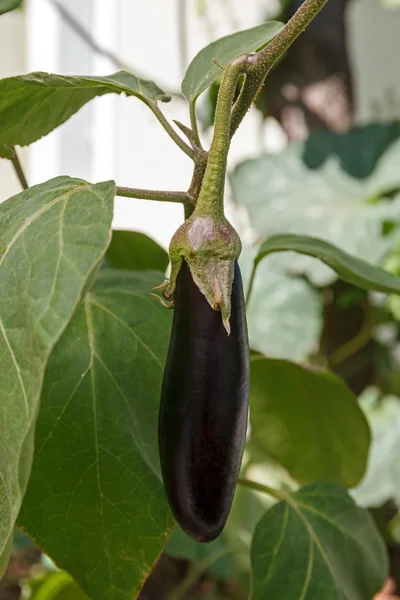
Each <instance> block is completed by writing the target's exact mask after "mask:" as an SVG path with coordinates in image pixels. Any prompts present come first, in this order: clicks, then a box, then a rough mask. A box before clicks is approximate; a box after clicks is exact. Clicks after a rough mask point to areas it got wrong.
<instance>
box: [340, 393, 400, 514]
mask: <svg viewBox="0 0 400 600" xmlns="http://www.w3.org/2000/svg"><path fill="white" fill-rule="evenodd" d="M381 396H382V395H381V392H380V391H379V390H378V389H376V388H369V389H367V390H365V392H363V394H362V395H361V397H360V398H359V402H360V406H361V408H362V410H363V411H364V413H365V416H366V418H367V420H368V422H369V425H370V427H371V434H372V442H371V450H370V453H369V457H368V468H367V472H366V474H365V477H364V478H363V480H362V481H361V483H360V485H358V486H357V487H356V488H355V489H354V490H352V492H351V494H352V496H353V498H355V500H356V502H358V503H359V504H362V505H363V506H369V507H377V506H381V505H382V504H384V503H385V502H387V501H388V500H389V499H390V498H395V497H398V496H399V494H400V437H399V431H400V398H398V397H397V396H393V395H391V396H384V397H381Z"/></svg>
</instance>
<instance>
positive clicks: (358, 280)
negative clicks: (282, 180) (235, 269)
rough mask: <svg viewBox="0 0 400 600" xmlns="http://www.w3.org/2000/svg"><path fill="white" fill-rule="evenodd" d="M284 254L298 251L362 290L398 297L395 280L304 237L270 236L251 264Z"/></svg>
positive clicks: (399, 283)
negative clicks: (323, 264)
mask: <svg viewBox="0 0 400 600" xmlns="http://www.w3.org/2000/svg"><path fill="white" fill-rule="evenodd" d="M286 251H293V252H300V253H301V254H307V255H308V256H313V257H315V258H318V259H319V260H321V261H322V262H324V263H325V264H326V265H328V266H329V267H330V268H331V269H333V270H334V271H335V272H336V273H337V274H338V275H339V277H340V278H341V279H344V281H347V282H348V283H351V284H352V285H355V286H356V287H359V288H361V289H363V290H374V291H376V292H383V293H386V294H400V278H399V277H396V276H395V275H392V274H391V273H388V272H387V271H384V270H383V269H381V268H380V267H375V266H373V265H370V264H368V263H367V262H365V261H363V260H360V259H359V258H357V257H355V256H351V254H347V252H344V251H343V250H341V249H340V248H336V247H335V246H334V245H333V244H329V243H328V242H325V241H324V240H320V239H318V238H312V237H308V236H305V235H295V234H287V235H285V234H282V235H274V236H271V237H270V238H269V239H267V240H266V241H265V242H264V243H263V244H262V245H261V247H260V250H259V252H258V255H257V257H256V259H255V264H256V265H257V264H258V263H259V262H260V260H262V259H263V258H264V256H267V254H271V253H273V252H286Z"/></svg>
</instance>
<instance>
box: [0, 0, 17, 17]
mask: <svg viewBox="0 0 400 600" xmlns="http://www.w3.org/2000/svg"><path fill="white" fill-rule="evenodd" d="M21 4H22V0H0V15H4V13H7V12H10V11H12V10H15V9H16V8H18V7H19V6H21Z"/></svg>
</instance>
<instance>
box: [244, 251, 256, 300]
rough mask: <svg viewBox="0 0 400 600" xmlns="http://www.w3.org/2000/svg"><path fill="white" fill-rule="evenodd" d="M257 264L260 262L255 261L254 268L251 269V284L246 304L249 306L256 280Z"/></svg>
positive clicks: (248, 288) (248, 287)
mask: <svg viewBox="0 0 400 600" xmlns="http://www.w3.org/2000/svg"><path fill="white" fill-rule="evenodd" d="M257 265H258V262H256V261H254V263H253V268H252V270H251V275H250V281H249V285H248V286H247V292H246V306H247V307H248V306H249V302H250V297H251V294H252V292H253V286H254V280H255V277H256V270H257Z"/></svg>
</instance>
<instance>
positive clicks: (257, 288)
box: [240, 248, 322, 360]
mask: <svg viewBox="0 0 400 600" xmlns="http://www.w3.org/2000/svg"><path fill="white" fill-rule="evenodd" d="M256 254H257V249H256V248H252V249H251V250H250V249H245V250H244V251H243V252H242V254H241V256H240V268H241V270H242V276H243V285H244V289H245V290H246V289H247V288H248V285H249V280H250V273H251V269H252V266H253V262H254V258H255V256H256ZM247 324H248V329H249V340H250V346H251V348H252V349H253V350H257V351H258V352H261V353H262V354H265V355H267V356H272V357H276V358H288V359H291V360H302V359H304V358H305V356H306V355H307V354H308V353H309V352H310V350H311V349H312V346H313V345H314V344H315V340H317V339H318V338H319V335H320V332H321V328H322V304H321V297H320V294H318V293H317V292H316V291H315V290H314V289H313V288H312V287H311V286H310V285H309V284H308V283H307V282H306V281H304V280H303V279H300V278H299V277H292V276H290V275H287V274H286V273H284V272H283V270H282V269H277V268H276V265H275V266H274V265H271V261H270V260H269V259H265V260H263V261H262V262H261V264H259V265H258V268H257V272H256V276H255V280H254V285H253V291H252V294H251V297H250V301H249V304H248V308H247Z"/></svg>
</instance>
